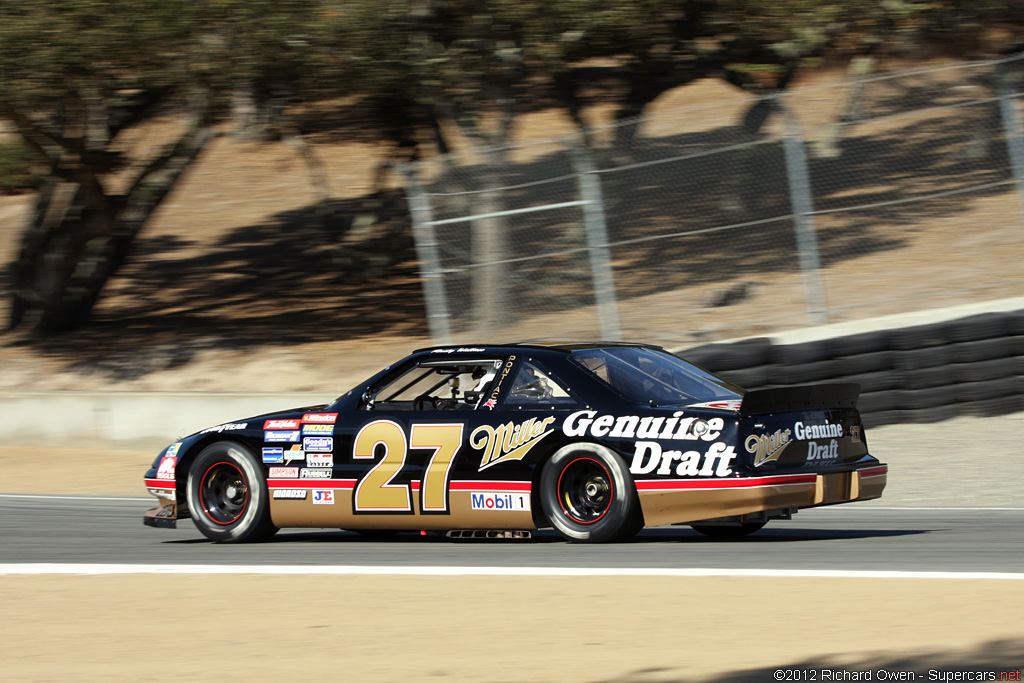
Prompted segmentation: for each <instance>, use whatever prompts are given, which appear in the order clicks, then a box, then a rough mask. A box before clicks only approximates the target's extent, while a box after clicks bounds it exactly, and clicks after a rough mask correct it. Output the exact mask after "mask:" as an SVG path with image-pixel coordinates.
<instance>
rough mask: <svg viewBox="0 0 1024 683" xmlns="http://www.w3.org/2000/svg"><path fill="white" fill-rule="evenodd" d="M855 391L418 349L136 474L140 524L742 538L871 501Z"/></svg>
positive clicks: (268, 530)
mask: <svg viewBox="0 0 1024 683" xmlns="http://www.w3.org/2000/svg"><path fill="white" fill-rule="evenodd" d="M858 395H859V387H858V385H856V384H818V385H808V386H798V387H786V388H780V389H762V390H754V391H745V390H743V389H742V388H740V387H738V386H735V385H733V384H730V383H729V382H727V381H725V380H723V379H720V378H718V377H716V376H714V375H712V374H711V373H709V372H707V371H705V370H703V369H701V368H699V367H697V366H695V365H693V364H691V363H688V362H686V361H685V360H683V359H681V358H679V357H677V356H675V355H673V354H671V353H669V352H667V351H665V350H664V349H662V348H660V347H657V346H651V345H645V344H625V343H550V344H540V343H520V344H502V345H495V346H442V347H435V348H429V349H421V350H419V351H416V352H414V353H412V354H411V355H410V356H408V357H407V358H405V359H403V360H401V361H399V362H398V363H396V364H394V365H391V366H388V367H387V368H385V369H384V370H382V371H380V372H379V373H378V374H376V375H375V376H373V377H371V378H370V379H368V380H367V381H366V382H364V383H363V384H361V385H359V386H357V387H356V388H354V389H352V390H351V391H349V392H348V393H346V394H344V395H343V396H341V397H340V398H338V399H337V400H336V401H334V402H333V403H330V404H326V405H314V406H306V407H301V408H295V409H292V410H286V411H283V412H278V413H272V414H266V415H259V416H256V417H250V418H246V419H241V420H238V421H236V422H230V423H225V424H220V425H217V426H214V427H210V428H209V429H204V430H203V431H201V432H198V433H196V434H192V435H191V436H188V437H186V438H183V439H181V440H180V441H177V442H175V443H173V444H171V445H170V446H168V447H167V448H165V449H164V450H163V451H162V452H161V453H160V454H159V456H158V457H157V458H156V460H155V461H154V462H153V464H152V467H151V468H150V469H149V471H147V472H146V475H145V482H146V486H147V488H148V490H149V492H150V493H151V494H153V495H154V496H156V497H157V498H158V499H159V503H160V504H159V505H158V506H157V507H154V508H153V509H151V510H149V511H147V512H146V513H145V515H144V522H145V523H146V524H147V525H150V526H154V527H174V526H175V524H176V520H178V519H188V518H191V519H192V521H193V523H194V524H195V526H196V527H197V528H198V529H199V531H200V532H202V533H203V534H204V535H205V536H206V537H208V538H209V539H212V540H213V541H218V542H246V541H259V540H264V539H267V538H269V537H270V536H272V535H273V534H274V533H276V532H277V531H278V529H281V528H303V527H305V528H332V529H347V530H354V531H362V532H364V533H367V534H380V533H389V532H395V531H402V530H430V531H437V532H443V533H446V534H448V535H449V536H451V537H475V536H485V537H494V536H503V535H504V536H506V537H516V538H521V537H529V536H530V534H531V532H532V531H533V530H536V529H541V528H554V529H555V530H556V531H557V532H558V533H559V534H560V535H561V536H563V537H564V538H565V539H567V540H569V541H574V542H595V543H597V542H605V541H615V540H622V539H626V538H629V537H631V536H633V535H634V534H636V533H637V532H638V531H639V530H640V529H642V528H644V527H652V526H660V525H667V524H689V525H690V526H691V527H692V528H694V529H696V530H697V531H699V532H701V533H704V534H706V535H709V536H719V537H730V536H742V535H745V534H749V533H751V532H754V531H757V530H758V529H760V528H761V527H763V526H764V525H765V524H766V523H767V522H768V521H769V520H772V519H789V518H791V516H792V515H793V513H795V512H796V511H797V510H800V509H803V508H810V507H816V506H821V505H833V504H838V503H847V502H851V501H861V500H869V499H872V498H878V497H879V496H881V495H882V490H883V489H884V488H885V483H886V476H887V472H888V468H887V467H886V465H884V464H882V463H880V462H879V461H878V460H877V459H876V458H874V457H873V456H871V455H870V454H869V453H868V446H867V442H866V440H865V435H864V430H863V425H862V423H861V419H860V414H859V413H858V411H857V408H856V404H857V398H858Z"/></svg>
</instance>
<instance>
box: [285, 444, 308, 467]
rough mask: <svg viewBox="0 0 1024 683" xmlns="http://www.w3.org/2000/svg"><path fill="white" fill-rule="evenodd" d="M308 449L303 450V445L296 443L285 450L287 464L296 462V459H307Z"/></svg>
mask: <svg viewBox="0 0 1024 683" xmlns="http://www.w3.org/2000/svg"><path fill="white" fill-rule="evenodd" d="M305 459H306V451H304V450H302V446H300V445H299V444H295V445H294V446H292V447H291V448H290V449H288V450H287V451H285V452H284V462H285V464H287V463H290V462H295V461H296V460H305Z"/></svg>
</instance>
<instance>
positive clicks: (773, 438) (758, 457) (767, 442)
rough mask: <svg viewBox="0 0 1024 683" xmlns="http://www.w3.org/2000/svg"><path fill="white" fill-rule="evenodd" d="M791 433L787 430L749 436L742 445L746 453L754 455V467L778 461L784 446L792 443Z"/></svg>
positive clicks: (784, 448)
mask: <svg viewBox="0 0 1024 683" xmlns="http://www.w3.org/2000/svg"><path fill="white" fill-rule="evenodd" d="M792 438H793V432H792V431H791V430H789V429H787V430H786V431H782V430H781V429H777V430H775V433H774V434H751V435H750V436H748V437H747V440H746V441H744V442H743V445H744V446H745V447H746V449H747V453H753V454H754V467H758V466H760V465H763V464H765V463H766V462H773V461H775V460H778V459H779V456H780V455H782V451H784V450H786V446H788V445H789V444H790V443H792Z"/></svg>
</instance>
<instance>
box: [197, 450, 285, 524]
mask: <svg viewBox="0 0 1024 683" xmlns="http://www.w3.org/2000/svg"><path fill="white" fill-rule="evenodd" d="M186 498H187V500H188V509H189V512H190V513H191V516H192V521H193V522H194V523H195V525H196V528H198V529H199V531H201V532H202V533H203V535H204V536H206V537H207V538H209V539H211V540H213V541H217V542H218V543H245V542H252V541H262V540H265V539H267V538H270V537H271V536H273V535H274V534H275V533H277V527H275V526H274V525H273V523H272V522H271V521H270V501H269V500H268V494H267V479H266V476H265V475H264V473H263V467H262V465H261V464H258V463H257V461H256V456H254V455H253V454H252V452H250V451H249V449H248V448H246V447H245V446H242V445H241V444H238V443H235V442H232V441H219V442H217V443H214V444H211V445H210V446H207V447H206V448H204V449H203V450H202V452H200V453H199V455H198V456H196V459H195V461H194V462H193V463H192V467H191V468H190V469H189V473H188V485H187V488H186Z"/></svg>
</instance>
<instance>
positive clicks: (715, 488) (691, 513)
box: [636, 465, 889, 526]
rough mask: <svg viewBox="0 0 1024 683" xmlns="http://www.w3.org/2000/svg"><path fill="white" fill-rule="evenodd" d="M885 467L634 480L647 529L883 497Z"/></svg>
mask: <svg viewBox="0 0 1024 683" xmlns="http://www.w3.org/2000/svg"><path fill="white" fill-rule="evenodd" d="M888 470H889V468H888V467H887V466H886V465H874V466H870V467H864V468H861V469H858V470H851V471H846V472H828V473H823V474H819V473H813V472H811V473H806V474H787V475H771V476H765V477H737V478H734V479H683V480H642V479H641V480H637V482H636V488H637V493H638V495H639V498H640V507H641V509H642V510H643V513H644V524H645V525H646V526H661V525H663V524H681V523H686V522H696V521H699V520H703V519H716V518H719V517H732V516H737V515H747V514H751V513H754V512H763V511H766V510H782V509H800V508H809V507H816V506H819V505H837V504H840V503H851V502H854V501H861V500H871V499H873V498H878V497H880V496H881V495H882V491H883V490H884V489H885V484H886V479H887V476H888Z"/></svg>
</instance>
